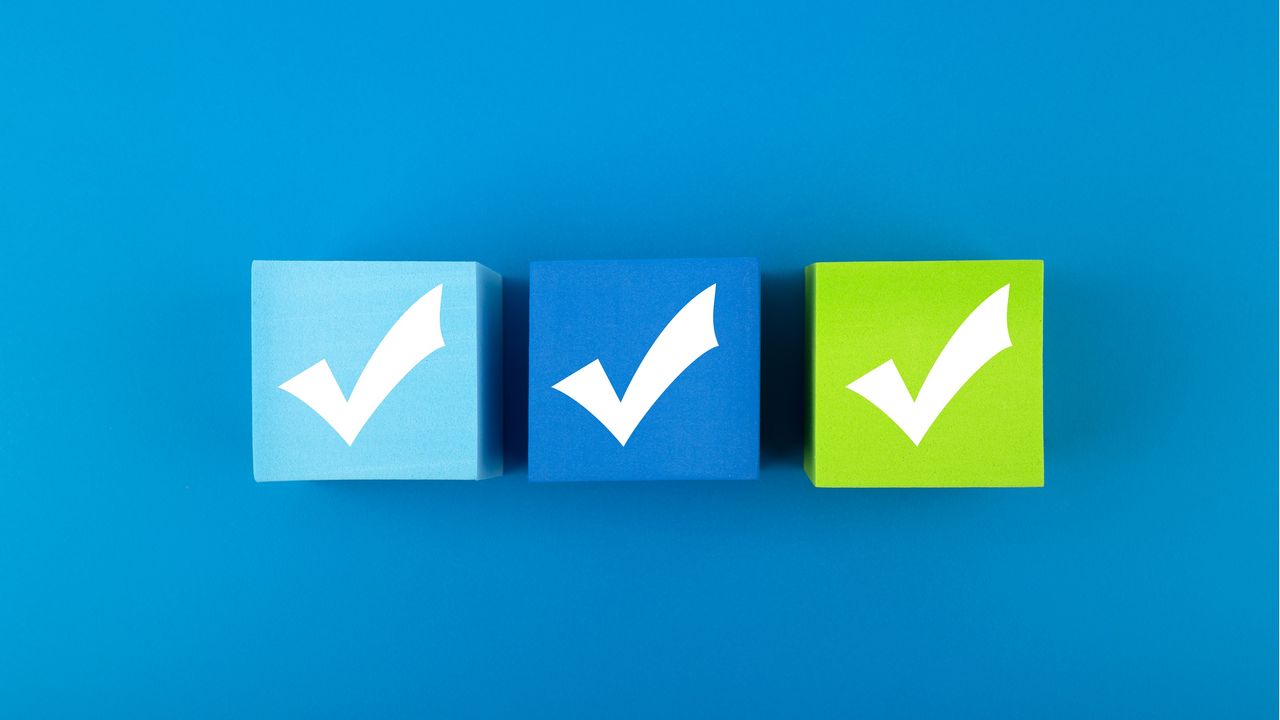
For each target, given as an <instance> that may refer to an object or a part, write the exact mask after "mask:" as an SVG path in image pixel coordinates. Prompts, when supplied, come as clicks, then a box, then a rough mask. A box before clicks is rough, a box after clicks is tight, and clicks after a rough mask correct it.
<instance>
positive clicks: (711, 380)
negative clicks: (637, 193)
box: [529, 258, 760, 482]
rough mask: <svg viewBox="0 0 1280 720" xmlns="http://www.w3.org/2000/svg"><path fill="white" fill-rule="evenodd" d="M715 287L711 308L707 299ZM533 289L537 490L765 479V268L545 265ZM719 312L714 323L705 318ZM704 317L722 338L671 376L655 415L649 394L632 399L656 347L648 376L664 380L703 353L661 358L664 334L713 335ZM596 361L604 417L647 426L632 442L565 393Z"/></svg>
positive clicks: (680, 263) (715, 263)
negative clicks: (583, 483)
mask: <svg viewBox="0 0 1280 720" xmlns="http://www.w3.org/2000/svg"><path fill="white" fill-rule="evenodd" d="M712 285H714V286H715V288H714V292H713V296H711V297H710V298H709V297H708V296H707V295H705V294H704V293H706V292H707V290H708V289H709V288H710V287H711V286H712ZM529 287H530V293H529V479H530V480H531V481H534V482H539V481H573V480H747V479H755V478H756V477H757V476H758V473H759V412H760V410H759V407H760V405H759V403H760V271H759V264H758V263H757V261H756V260H755V259H754V258H729V259H705V260H636V261H566V262H538V263H533V264H531V266H530V274H529ZM698 298H701V301H698V300H697V299H698ZM709 299H712V300H713V301H712V302H710V303H708V302H707V301H708V300H709ZM708 306H709V308H710V312H709V313H708V314H706V315H699V314H698V312H697V311H698V310H699V309H701V310H706V309H708ZM686 308H689V311H688V313H685V309H686ZM682 313H684V315H683V319H682V320H681V321H679V322H677V315H679V314H682ZM699 318H701V319H702V320H706V321H707V322H709V323H710V324H711V325H712V326H713V327H714V338H713V342H714V346H712V347H710V348H709V349H706V350H705V351H704V352H702V354H700V355H698V356H697V357H696V359H693V360H692V362H689V363H688V364H687V366H685V367H683V370H682V371H679V372H677V373H668V374H674V379H672V380H670V383H669V384H666V385H665V387H664V388H663V389H661V391H660V392H659V393H658V394H657V396H656V399H653V400H652V404H651V405H650V404H647V403H645V402H643V401H644V400H645V398H643V397H639V395H642V394H643V393H632V394H631V395H630V396H628V395H627V393H628V390H629V389H630V387H631V383H632V381H633V378H635V377H637V376H638V375H639V373H640V370H641V365H642V363H644V362H645V358H646V356H647V355H648V353H649V350H650V349H651V348H654V349H655V353H656V355H658V357H654V358H652V359H650V361H649V362H648V364H649V366H650V367H649V368H648V369H647V370H645V373H646V375H649V376H651V377H658V376H661V375H663V373H662V372H661V371H659V372H656V373H655V372H654V370H655V367H656V366H657V365H662V364H663V363H664V362H667V361H668V360H669V359H670V358H671V357H675V356H678V355H680V353H681V352H688V351H687V348H688V347H695V346H697V345H696V343H695V342H692V341H691V342H688V343H685V344H684V345H682V346H680V347H682V348H686V349H685V350H680V349H677V350H676V352H675V353H674V354H671V353H669V352H667V351H670V350H672V349H673V348H674V347H675V346H666V344H665V343H664V344H663V347H666V350H664V351H661V352H660V351H659V344H658V342H657V341H658V339H659V337H660V336H661V335H662V334H663V333H664V330H665V329H666V328H667V327H668V326H680V327H681V328H682V329H683V332H684V333H685V334H686V335H688V336H696V335H697V334H698V332H699V330H700V329H701V330H705V329H706V326H705V324H701V325H700V324H699ZM707 318H709V320H707ZM686 335H682V337H685V336H686ZM704 339H705V338H704ZM664 358H665V359H664ZM686 359H687V358H686ZM597 360H598V361H599V369H601V370H602V371H603V374H604V375H605V376H607V383H608V384H609V385H611V386H612V387H605V386H603V385H601V386H600V387H601V390H602V393H601V395H600V396H601V397H603V398H605V401H604V402H603V403H602V405H601V406H597V407H596V408H595V410H596V412H599V413H600V414H601V415H604V416H606V417H609V416H610V413H617V414H618V416H619V417H620V416H622V415H626V414H627V413H629V412H635V413H637V416H638V417H639V420H638V422H636V423H634V425H633V426H631V428H630V429H631V432H630V434H629V435H626V434H625V433H623V434H624V436H625V443H624V442H623V441H622V440H620V439H619V437H618V435H616V434H615V433H614V432H611V430H610V429H609V428H608V427H606V424H605V423H604V422H602V421H601V420H600V419H599V418H598V417H597V415H596V414H594V413H593V412H592V411H589V410H588V409H587V408H586V407H585V406H584V405H583V404H581V403H580V402H579V401H578V400H577V399H575V398H574V397H571V396H570V393H568V392H565V391H563V390H561V389H557V388H556V386H557V385H560V387H562V388H564V387H566V386H565V385H561V383H562V381H564V380H566V378H569V377H570V376H571V375H574V374H575V373H578V372H580V371H583V369H584V368H586V367H587V366H589V365H591V364H593V363H594V362H595V361H597ZM675 364H676V365H683V362H680V361H676V362H675ZM676 369H677V370H679V368H676ZM585 374H589V373H584V375H585ZM580 377H581V376H580ZM665 379H668V378H664V380H665ZM597 380H599V378H597ZM587 384H588V385H590V384H591V383H587ZM641 384H642V385H643V384H647V383H641ZM658 385H663V383H661V382H660V383H658ZM608 393H612V394H611V395H609V394H608ZM619 398H621V401H619ZM637 400H640V401H642V402H639V403H637ZM610 406H612V408H610ZM646 406H647V407H646ZM615 419H616V418H615ZM626 425H628V423H626V422H622V423H621V425H617V424H615V427H620V426H626Z"/></svg>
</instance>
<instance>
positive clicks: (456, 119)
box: [0, 0, 1277, 718]
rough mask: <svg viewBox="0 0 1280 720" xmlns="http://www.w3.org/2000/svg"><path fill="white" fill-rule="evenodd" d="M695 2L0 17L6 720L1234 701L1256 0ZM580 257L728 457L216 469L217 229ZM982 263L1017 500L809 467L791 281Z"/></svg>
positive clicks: (1268, 487)
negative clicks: (991, 266) (703, 301)
mask: <svg viewBox="0 0 1280 720" xmlns="http://www.w3.org/2000/svg"><path fill="white" fill-rule="evenodd" d="M686 5H687V4H685V3H671V4H667V3H645V4H643V5H642V6H637V7H633V8H628V9H619V8H616V7H604V6H600V5H598V4H590V3H581V4H559V3H554V4H550V5H538V6H536V7H535V6H524V5H520V4H515V3H511V4H498V5H492V4H487V3H467V4H459V5H448V6H433V7H419V6H417V5H416V4H410V3H396V4H390V5H388V4H382V3H377V2H369V3H359V4H355V5H352V6H349V7H346V8H340V9H333V8H327V9H319V8H317V7H316V6H314V5H313V4H310V3H297V4H279V5H272V6H269V7H268V6H263V5H262V4H260V3H237V2H230V3H217V4H208V6H207V7H206V8H204V9H181V8H179V7H174V6H171V5H170V4H167V3H166V4H160V3H157V4H155V5H143V4H133V3H113V4H110V5H109V6H108V4H102V3H83V4H79V5H66V4H61V3H49V2H39V3H36V2H27V1H26V0H17V1H10V2H6V3H4V5H3V7H2V8H0V76H2V77H3V78H4V88H5V90H4V92H3V93H2V94H0V128H3V132H0V159H2V161H0V238H3V239H4V240H5V243H4V247H5V251H6V253H5V259H6V263H5V268H6V281H5V282H4V283H0V301H2V302H3V306H4V307H5V309H6V312H5V332H4V333H3V334H0V337H3V340H2V341H0V342H3V346H2V347H0V350H2V351H3V352H0V363H2V364H3V370H4V377H5V380H6V382H5V391H4V399H5V402H4V403H3V411H0V412H3V420H2V424H3V428H4V432H3V433H0V458H2V459H0V477H3V483H4V493H3V498H2V499H0V548H2V549H0V638H3V646H4V651H3V652H2V653H0V710H3V712H0V714H3V715H5V716H10V717H23V716H34V715H40V716H46V717H59V716H85V715H90V716H99V717H102V716H115V717H172V716H183V717H244V716H254V715H256V716H263V715H276V716H281V715H291V716H305V717H351V716H371V715H385V716H413V717H422V716H437V717H490V716H495V715H500V714H506V715H525V716H532V717H556V718H562V717H575V716H576V717H600V716H608V715H611V714H615V713H613V712H611V711H614V710H618V709H621V714H623V715H632V716H650V717H653V716H670V715H672V714H683V715H702V716H726V717H740V716H744V715H761V716H775V717H777V716H785V717H797V716H804V715H816V716H821V715H841V716H847V715H853V714H858V715H860V716H864V717H876V716H896V717H911V716H930V715H932V716H938V715H950V716H972V717H1028V716H1039V717H1080V716H1094V717H1132V716H1135V715H1141V716H1160V717H1196V716H1200V717H1204V716H1231V717H1268V718H1271V717H1275V715H1276V697H1277V692H1276V690H1277V688H1276V678H1277V665H1276V634H1277V625H1276V604H1277V578H1276V567H1277V552H1276V512H1277V492H1276V468H1277V462H1276V461H1277V457H1276V438H1277V427H1276V404H1277V388H1276V358H1277V353H1276V350H1277V348H1276V327H1277V316H1276V307H1277V292H1276V265H1277V262H1276V261H1277V258H1276V231H1277V225H1276V210H1277V208H1276V197H1277V186H1276V150H1277V147H1276V138H1275V135H1276V125H1277V116H1276V100H1277V98H1276V86H1277V77H1276V40H1275V38H1276V9H1275V4H1274V3H1273V2H1244V3H1221V2H1208V1H1205V2H1149V3H1131V2H1120V3H1116V2H1086V3H1055V4H1051V5H1043V4H1023V3H1003V2H995V3H985V4H981V5H975V4H953V3H941V2H938V3H930V2H921V3H907V4H897V5H892V6H889V5H885V4H882V3H853V4H848V3H828V4H813V5H807V6H803V7H802V6H798V5H797V4H796V3H792V2H785V3H784V2H777V3H767V2H766V3H753V4H751V5H750V6H749V7H748V6H744V5H742V4H740V3H718V4H707V5H699V6H697V7H686ZM603 255H610V256H616V257H633V256H643V257H662V256H680V257H688V256H700V255H702V256H707V255H709V256H715V255H748V256H758V257H759V258H760V259H761V268H762V271H763V277H764V287H763V302H764V307H763V334H764V348H765V350H764V355H763V358H762V363H763V376H762V377H763V381H764V387H763V391H762V405H763V407H762V410H763V420H762V442H763V447H762V462H763V469H762V475H761V479H760V481H759V482H751V483H602V484H577V483H572V484H569V483H566V484H529V483H526V482H525V478H524V475H523V472H522V470H521V466H522V464H523V456H522V454H521V452H520V450H519V449H520V448H522V447H523V428H522V426H521V425H520V424H519V423H518V422H509V423H508V425H507V427H506V430H507V434H508V435H507V440H508V443H509V447H510V448H511V454H509V455H508V457H507V461H508V465H509V468H508V470H509V474H508V475H507V476H506V477H504V478H501V479H498V480H495V481H485V482H480V483H434V482H425V483H377V482H374V483H310V484H296V483H284V484H272V485H256V484H254V482H253V478H252V476H251V460H250V405H249V378H250V372H249V308H248V302H249V262H250V260H251V259H253V258H261V257H273V258H299V259H391V260H394V259H459V260H479V261H481V262H484V263H485V264H487V265H489V267H491V268H493V269H494V270H495V271H497V272H499V273H501V274H502V275H503V276H504V280H505V293H506V295H505V298H506V300H505V307H504V311H505V314H506V317H508V318H518V317H520V316H521V315H522V313H523V312H524V310H525V303H526V295H525V294H524V293H525V292H526V291H527V285H526V282H525V281H526V277H527V276H526V275H525V273H526V269H527V264H526V263H527V261H528V260H529V259H531V258H589V257H600V256H603ZM1002 257H1042V258H1044V259H1045V261H1046V264H1045V272H1046V278H1045V284H1046V298H1045V408H1046V417H1045V432H1046V438H1045V440H1046V478H1045V481H1046V487H1045V488H1044V489H1043V490H1034V491H1016V492H1010V491H999V490H994V491H957V492H909V491H884V492H834V491H829V492H824V491H818V490H814V489H812V488H811V487H810V486H809V483H808V481H807V480H806V479H805V477H804V474H803V473H802V472H801V469H800V423H801V408H800V407H799V405H798V403H797V398H799V397H800V387H801V375H800V372H801V359H800V353H799V352H797V349H798V348H799V347H800V343H801V338H802V335H803V323H802V322H801V321H800V313H801V311H802V307H803V300H802V292H803V291H802V268H803V267H804V265H806V264H808V263H810V262H813V261H819V260H845V259H850V260H857V259H921V258H979V259H981V258H1002ZM506 337H507V341H508V342H507V346H506V347H507V358H506V359H507V362H508V366H507V375H506V378H507V380H508V381H509V382H508V386H507V390H506V392H507V396H506V407H507V408H511V407H513V406H514V407H521V406H523V403H524V392H525V383H524V382H523V381H521V378H522V377H523V374H524V366H523V362H524V358H523V357H522V355H521V351H520V348H521V347H523V346H524V343H525V341H526V340H527V338H525V337H524V336H523V331H522V330H521V327H520V325H519V324H518V323H511V324H509V325H508V333H507V336H506ZM193 379H194V380H195V381H194V382H193ZM519 417H520V415H519V414H518V413H517V414H515V418H516V419H518V418H519ZM509 420H512V418H511V417H510V414H509Z"/></svg>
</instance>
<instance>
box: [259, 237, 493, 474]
mask: <svg viewBox="0 0 1280 720" xmlns="http://www.w3.org/2000/svg"><path fill="white" fill-rule="evenodd" d="M252 298H253V299H252V334H253V468H254V477H255V478H256V479H257V480H258V481H259V482H264V481H272V480H326V479H333V480H357V479H478V478H484V477H490V476H493V475H498V474H501V472H502V422H501V412H502V405H501V403H502V391H501V387H502V373H501V353H502V344H501V341H502V338H501V332H502V278H501V277H500V276H498V275H497V274H496V273H494V272H493V271H491V270H489V269H488V268H486V267H484V266H482V265H479V264H477V263H472V262H291V261H285V262H276V261H256V262H254V263H253V269H252Z"/></svg>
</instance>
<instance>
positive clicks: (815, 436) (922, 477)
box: [804, 260, 1044, 487]
mask: <svg viewBox="0 0 1280 720" xmlns="http://www.w3.org/2000/svg"><path fill="white" fill-rule="evenodd" d="M805 296H806V306H807V310H806V325H807V334H808V339H807V343H808V369H807V377H806V380H807V388H806V391H807V395H808V411H807V422H806V425H807V433H806V438H805V451H804V466H805V472H807V473H808V475H809V478H810V480H812V481H813V484H814V485H817V486H819V487H984V486H985V487H1026V486H1041V485H1043V484H1044V431H1043V413H1042V392H1041V348H1042V338H1041V326H1042V317H1041V316H1042V311H1043V303H1044V264H1043V263H1042V262H1041V261H1039V260H1008V261H974V262H836V263H818V264H815V265H810V266H809V267H808V268H806V271H805Z"/></svg>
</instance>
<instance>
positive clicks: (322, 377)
mask: <svg viewBox="0 0 1280 720" xmlns="http://www.w3.org/2000/svg"><path fill="white" fill-rule="evenodd" d="M443 289H444V286H443V285H437V286H435V287H434V288H432V289H431V290H429V291H428V292H427V294H426V295H423V296H422V297H420V298H418V300H417V301H416V302H414V303H413V304H412V305H410V306H409V309H408V310H405V311H404V313H403V314H402V315H400V318H399V319H398V320H396V322H395V324H394V325H392V326H391V329H390V330H388V331H387V334H386V335H384V336H383V337H382V341H381V342H379V343H378V347H377V348H375V349H374V351H373V355H370V356H369V361H368V362H367V363H365V366H364V369H363V370H361V371H360V377H359V378H357V379H356V386H355V388H353V389H352V390H351V397H350V398H346V397H343V395H342V388H340V387H338V381H337V380H336V379H334V377H333V371H332V370H330V369H329V363H328V362H327V361H325V360H321V361H320V362H318V363H316V364H315V365H312V366H311V367H309V368H307V369H306V370H303V371H302V372H300V373H298V374H297V375H295V376H293V377H292V378H290V379H289V380H287V381H285V382H284V383H282V384H281V385H280V389H281V390H284V391H285V392H287V393H290V394H292V395H293V396H294V397H296V398H298V399H299V400H301V401H302V402H304V403H306V404H307V406H308V407H310V408H311V409H312V410H315V411H316V414H317V415H319V416H320V417H321V418H323V419H324V421H325V422H327V423H329V426H330V427H332V428H333V429H334V430H336V431H337V433H338V435H340V436H342V439H343V440H346V441H347V445H348V446H350V445H351V444H352V443H354V442H355V441H356V436H357V435H359V434H360V431H361V430H362V429H364V426H365V423H367V422H369V418H371V417H373V412H374V411H375V410H377V409H378V406H379V405H381V404H382V401H383V400H386V399H387V395H389V394H390V393H391V391H392V390H394V389H395V387H396V385H399V384H400V381H401V380H403V379H404V377H405V375H408V374H409V371H410V370H412V369H414V368H415V367H417V365H418V363H420V362H422V361H423V360H424V359H426V357H427V356H428V355H430V354H431V353H433V352H435V351H436V350H439V349H440V348H442V347H444V335H443V334H441V332H440V295H441V293H442V292H443Z"/></svg>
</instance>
